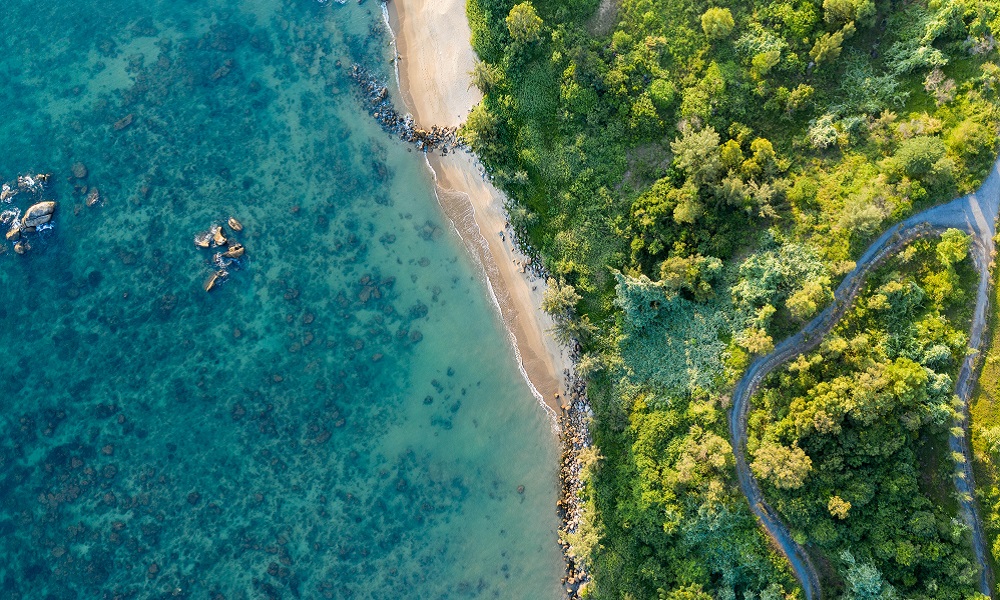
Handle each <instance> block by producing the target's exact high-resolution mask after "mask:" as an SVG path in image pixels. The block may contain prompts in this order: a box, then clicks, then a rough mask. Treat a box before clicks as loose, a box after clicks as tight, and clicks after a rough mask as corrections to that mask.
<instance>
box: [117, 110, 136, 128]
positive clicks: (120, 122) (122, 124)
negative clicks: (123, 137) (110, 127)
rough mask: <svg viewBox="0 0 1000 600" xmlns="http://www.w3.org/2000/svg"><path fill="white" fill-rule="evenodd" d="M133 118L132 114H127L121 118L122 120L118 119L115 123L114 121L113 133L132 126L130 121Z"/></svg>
mask: <svg viewBox="0 0 1000 600" xmlns="http://www.w3.org/2000/svg"><path fill="white" fill-rule="evenodd" d="M134 118H135V115H134V114H132V113H129V114H127V115H125V116H124V117H122V118H120V119H118V120H117V121H115V125H114V127H115V131H121V130H122V129H125V128H126V127H128V126H129V125H131V124H132V119H134Z"/></svg>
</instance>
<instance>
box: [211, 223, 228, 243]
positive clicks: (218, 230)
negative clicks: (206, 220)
mask: <svg viewBox="0 0 1000 600" xmlns="http://www.w3.org/2000/svg"><path fill="white" fill-rule="evenodd" d="M212 241H214V242H215V245H216V246H225V245H226V234H225V233H223V231H222V226H221V225H213V226H212Z"/></svg>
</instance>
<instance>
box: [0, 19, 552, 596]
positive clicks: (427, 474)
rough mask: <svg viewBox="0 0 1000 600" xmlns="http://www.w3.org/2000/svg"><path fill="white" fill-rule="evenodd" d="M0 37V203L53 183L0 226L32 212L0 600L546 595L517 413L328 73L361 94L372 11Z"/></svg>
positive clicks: (507, 372)
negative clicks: (2, 190)
mask: <svg viewBox="0 0 1000 600" xmlns="http://www.w3.org/2000/svg"><path fill="white" fill-rule="evenodd" d="M0 22H3V23H4V25H5V27H4V35H3V37H2V38H0V73H3V74H4V78H3V82H2V83H0V103H2V105H3V106H4V111H3V115H4V121H3V122H2V123H0V149H2V150H0V178H2V179H3V180H4V181H10V180H12V179H14V178H15V177H16V176H17V175H19V174H31V173H39V172H51V173H52V174H53V175H52V178H51V180H50V184H49V185H48V187H47V189H46V190H45V191H44V192H41V193H31V192H27V191H25V192H22V193H20V194H18V195H16V196H15V197H14V198H13V199H12V200H11V201H10V202H9V203H3V204H0V210H5V209H11V208H13V207H17V208H19V209H21V210H23V209H24V208H26V207H27V206H28V205H29V204H31V203H32V202H33V201H35V200H38V199H40V198H45V199H54V200H56V201H57V202H58V203H59V208H58V209H57V212H56V215H55V219H54V224H55V226H54V227H53V228H52V229H51V230H47V231H43V232H39V233H36V234H33V235H31V236H30V237H29V242H30V244H31V245H32V249H31V250H30V251H29V252H28V253H27V254H25V255H24V256H18V255H16V254H15V253H14V252H13V251H12V248H13V246H12V244H11V243H10V242H7V243H6V244H5V246H4V247H5V248H6V250H7V251H6V252H5V253H3V254H0V348H2V350H0V402H2V406H3V411H2V413H0V558H2V560H0V598H59V599H63V598H158V597H182V598H183V597H191V598H227V599H232V598H397V597H400V598H403V597H405V598H518V599H520V598H524V599H528V598H532V599H533V598H540V599H544V598H557V597H559V595H560V586H559V577H560V575H561V561H560V556H559V553H558V550H557V546H556V544H555V540H556V533H555V531H556V528H557V526H558V521H557V518H556V515H555V512H554V506H555V500H556V483H557V481H556V462H557V458H556V456H557V451H556V448H555V442H554V439H553V437H554V436H552V434H551V424H550V421H549V418H548V417H547V415H546V414H545V413H544V411H543V410H542V409H541V408H540V407H539V406H538V405H537V404H536V402H535V400H534V398H533V397H532V396H531V394H530V391H529V389H528V388H527V386H526V384H525V383H524V382H523V380H522V379H521V378H520V376H519V374H518V372H517V369H516V365H515V363H514V360H513V358H512V351H511V349H510V348H509V344H508V341H507V337H506V334H505V333H504V332H503V331H502V328H501V326H500V325H499V322H498V319H497V317H496V314H495V311H494V309H493V308H492V306H491V305H490V303H489V299H488V296H487V293H486V291H485V289H484V288H483V286H482V284H481V282H480V278H479V276H478V275H477V272H476V270H475V269H474V267H473V265H472V264H471V260H470V258H469V257H468V255H467V253H466V252H465V251H464V250H463V249H462V246H461V242H460V241H459V240H458V239H457V238H456V236H455V235H454V233H453V232H452V230H451V228H450V227H449V226H448V224H447V221H446V220H445V219H444V217H443V216H442V215H441V213H440V210H439V207H438V206H437V204H436V202H435V200H434V197H433V194H432V187H431V181H430V177H429V175H428V173H427V171H426V169H425V166H424V164H423V161H422V159H421V157H420V156H419V154H418V153H417V152H416V151H411V150H410V149H408V148H407V147H406V146H404V145H402V144H401V143H400V142H398V141H396V140H394V139H392V138H389V137H388V136H387V135H386V134H384V133H382V132H381V131H380V130H379V129H378V127H377V126H376V124H375V123H374V122H373V121H372V119H371V118H370V117H368V116H367V115H366V114H365V112H364V111H363V106H362V104H361V100H360V99H359V98H358V96H357V95H356V93H355V90H354V87H353V83H352V82H351V81H350V79H349V77H348V68H349V66H350V65H351V64H352V63H353V62H355V61H360V62H362V63H364V64H366V65H368V66H370V67H373V68H375V69H377V70H380V71H381V72H382V73H383V74H384V75H385V77H386V79H387V80H390V77H391V74H390V72H389V67H390V65H389V64H388V63H387V60H386V58H387V57H386V52H387V45H386V38H385V35H384V33H382V31H381V28H382V25H381V15H380V10H379V6H378V5H377V4H375V3H373V2H371V1H370V0H366V1H365V2H364V3H363V4H362V5H360V6H359V5H357V4H354V3H351V4H349V5H346V6H339V5H336V4H320V3H317V2H315V1H307V0H298V1H295V0H285V1H282V0H253V1H243V2H235V1H224V0H214V1H206V0H197V1H194V0H185V1H178V0H170V1H167V0H162V1H157V2H149V1H148V0H143V1H141V2H140V1H137V0H116V2H113V3H111V2H100V1H97V0H85V1H80V0H78V1H75V2H69V1H68V0H58V1H50V2H48V3H44V4H43V3H36V2H27V1H26V0H14V1H13V2H6V3H4V4H3V6H2V7H0ZM338 60H339V61H341V66H340V67H338V66H337V64H336V61H338ZM127 115H132V121H131V124H128V125H126V126H120V127H119V128H116V127H115V124H116V123H119V125H121V124H122V123H124V122H123V121H122V119H123V118H125V117H126V116H127ZM78 161H79V162H82V163H83V164H84V165H85V166H86V167H87V170H88V174H87V176H86V177H85V178H74V177H73V176H72V165H73V164H74V163H76V162H78ZM95 186H96V187H97V188H99V190H100V194H101V197H102V200H101V202H100V203H99V204H98V205H96V206H93V207H87V206H85V202H84V201H85V198H86V193H85V191H84V190H85V188H86V189H87V191H89V189H90V188H93V187H95ZM230 215H233V216H236V217H238V218H239V220H240V221H242V223H243V225H244V230H243V231H242V232H240V233H233V232H230V234H231V235H233V236H234V237H236V238H237V239H239V240H240V241H241V242H242V243H243V244H244V245H245V247H246V255H245V257H244V258H243V259H241V264H240V265H233V266H232V267H230V272H231V274H230V276H229V277H228V278H227V279H226V280H225V281H224V282H223V283H222V284H221V285H220V286H219V287H218V288H217V289H215V290H213V291H212V292H211V293H210V294H209V293H206V292H204V291H203V290H202V284H203V282H204V281H205V279H206V278H207V277H208V275H209V274H210V273H211V272H212V270H213V268H212V267H211V266H210V259H211V256H212V252H213V251H212V250H204V249H199V248H196V247H195V246H194V244H193V243H192V238H193V236H194V235H195V234H196V233H198V232H199V231H203V230H205V229H207V228H208V227H209V226H210V225H212V224H213V223H224V222H225V220H226V219H227V218H228V217H229V216H230ZM4 230H6V227H4ZM0 233H2V232H0ZM519 486H524V487H523V489H519Z"/></svg>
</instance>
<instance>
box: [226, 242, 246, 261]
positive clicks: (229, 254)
mask: <svg viewBox="0 0 1000 600" xmlns="http://www.w3.org/2000/svg"><path fill="white" fill-rule="evenodd" d="M243 252H244V249H243V244H240V243H234V244H233V245H232V246H230V247H229V249H228V250H226V252H225V254H223V256H225V257H226V258H239V257H241V256H243Z"/></svg>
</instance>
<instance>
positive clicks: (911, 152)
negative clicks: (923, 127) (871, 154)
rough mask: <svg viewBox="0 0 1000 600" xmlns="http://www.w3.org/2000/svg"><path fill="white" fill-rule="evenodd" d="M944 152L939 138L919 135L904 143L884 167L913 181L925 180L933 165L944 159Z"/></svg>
mask: <svg viewBox="0 0 1000 600" xmlns="http://www.w3.org/2000/svg"><path fill="white" fill-rule="evenodd" d="M945 152H946V149H945V145H944V142H943V141H942V140H941V138H938V137H934V136H929V135H919V136H916V137H912V138H910V139H908V140H906V141H904V142H903V143H902V144H901V145H900V146H899V150H897V151H896V154H895V155H893V156H892V157H891V158H890V159H888V162H887V163H886V165H887V166H888V167H889V169H890V170H893V171H896V172H897V173H898V174H903V175H906V176H908V177H912V178H914V179H921V178H926V177H927V176H929V175H931V174H932V172H933V171H934V169H935V164H936V163H937V162H938V161H939V160H940V159H942V158H943V157H944V155H945Z"/></svg>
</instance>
